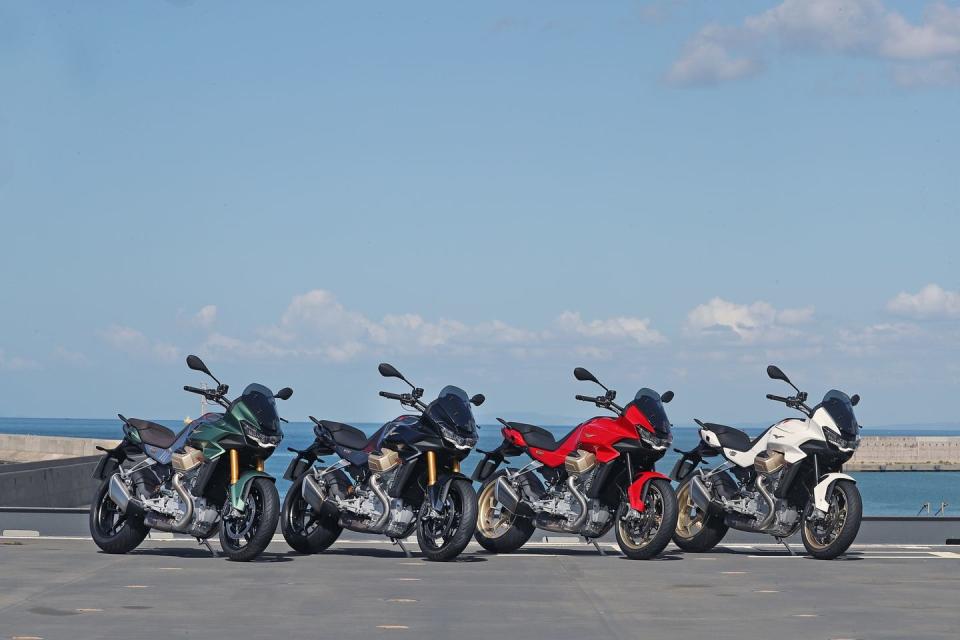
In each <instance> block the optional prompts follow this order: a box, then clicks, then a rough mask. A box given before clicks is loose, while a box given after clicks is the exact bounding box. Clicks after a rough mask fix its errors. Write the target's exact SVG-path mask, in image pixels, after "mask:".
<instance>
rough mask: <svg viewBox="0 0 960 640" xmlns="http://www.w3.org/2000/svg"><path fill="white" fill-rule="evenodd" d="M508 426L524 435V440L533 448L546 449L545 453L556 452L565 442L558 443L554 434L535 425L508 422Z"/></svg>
mask: <svg viewBox="0 0 960 640" xmlns="http://www.w3.org/2000/svg"><path fill="white" fill-rule="evenodd" d="M507 424H508V425H509V426H510V428H511V429H513V430H514V431H516V432H518V433H519V434H520V435H522V436H523V439H524V440H525V441H526V443H527V444H528V445H529V446H531V447H536V448H538V449H544V450H545V451H556V450H557V449H558V448H559V447H560V445H561V443H562V442H563V440H561V441H560V442H557V441H556V440H555V439H554V437H553V434H552V433H550V432H549V431H547V430H546V429H544V428H543V427H538V426H537V425H535V424H526V423H523V422H508V423H507Z"/></svg>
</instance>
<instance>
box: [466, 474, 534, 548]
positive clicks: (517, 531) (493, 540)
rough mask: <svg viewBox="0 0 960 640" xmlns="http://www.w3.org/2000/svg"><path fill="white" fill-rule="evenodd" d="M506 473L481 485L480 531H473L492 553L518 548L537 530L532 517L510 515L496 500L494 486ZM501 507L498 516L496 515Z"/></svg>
mask: <svg viewBox="0 0 960 640" xmlns="http://www.w3.org/2000/svg"><path fill="white" fill-rule="evenodd" d="M503 475H506V472H504V471H500V472H498V473H496V474H495V475H493V476H491V477H490V478H488V479H487V481H486V482H484V483H483V485H482V486H481V487H480V496H479V497H478V498H477V532H476V533H475V534H473V537H474V538H476V540H477V542H479V543H480V546H481V547H483V548H484V549H486V550H487V551H492V552H493V553H510V552H511V551H516V550H517V549H519V548H520V547H522V546H523V545H524V544H526V543H527V541H528V540H529V539H530V536H532V535H533V532H534V531H535V530H536V529H537V527H536V525H534V524H533V521H531V520H530V518H525V517H523V516H518V515H516V514H511V513H510V512H509V511H507V510H506V509H504V508H503V507H501V506H500V503H499V502H497V497H496V492H495V491H494V488H495V487H496V486H497V479H498V478H499V477H501V476H503ZM498 507H500V509H501V511H500V515H499V517H496V516H494V513H495V512H496V509H497V508H498Z"/></svg>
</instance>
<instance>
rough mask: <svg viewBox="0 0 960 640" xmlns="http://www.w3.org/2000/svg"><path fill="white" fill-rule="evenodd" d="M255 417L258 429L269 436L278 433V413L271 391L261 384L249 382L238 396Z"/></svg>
mask: <svg viewBox="0 0 960 640" xmlns="http://www.w3.org/2000/svg"><path fill="white" fill-rule="evenodd" d="M238 401H239V402H242V403H243V404H244V406H245V407H246V408H247V410H248V411H250V413H252V414H253V416H254V417H255V418H256V419H257V423H258V426H259V427H260V430H261V431H263V432H264V433H265V434H267V435H270V436H275V435H277V434H279V433H280V415H279V414H278V413H277V401H276V400H274V399H273V392H272V391H270V389H268V388H267V387H265V386H263V385H262V384H250V385H247V388H246V389H244V390H243V395H241V396H240V398H238Z"/></svg>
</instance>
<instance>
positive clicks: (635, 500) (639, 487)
mask: <svg viewBox="0 0 960 640" xmlns="http://www.w3.org/2000/svg"><path fill="white" fill-rule="evenodd" d="M654 478H661V479H663V480H666V481H667V482H670V478H668V477H667V476H665V475H663V474H662V473H659V472H657V471H644V472H642V473H640V474H639V475H638V476H637V479H636V480H634V481H633V484H631V485H630V486H629V487H627V498H629V499H630V508H631V509H633V510H635V511H643V510H644V509H646V508H647V505H646V504H644V502H643V499H644V497H646V494H647V490H646V488H647V483H648V482H650V481H651V480H653V479H654Z"/></svg>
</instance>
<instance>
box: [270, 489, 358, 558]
mask: <svg viewBox="0 0 960 640" xmlns="http://www.w3.org/2000/svg"><path fill="white" fill-rule="evenodd" d="M305 477H306V476H300V478H298V479H297V481H296V482H294V483H293V485H291V487H290V490H289V491H287V496H286V498H284V499H283V510H282V511H281V513H280V531H281V532H282V533H283V539H284V540H286V541H287V544H288V545H290V547H291V548H292V549H293V550H294V551H297V552H298V553H303V554H312V553H320V552H321V551H324V550H326V549H327V548H328V547H329V546H330V545H332V544H333V543H334V542H336V540H337V538H339V537H340V533H341V532H342V531H343V527H341V526H340V524H339V523H338V520H337V517H336V516H331V515H330V514H329V513H327V512H326V511H321V512H320V513H319V514H318V513H316V512H315V511H314V510H313V507H312V506H310V503H309V502H307V501H306V500H304V499H303V494H302V493H301V487H302V486H303V479H304V478H305Z"/></svg>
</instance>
